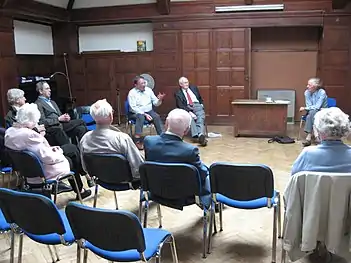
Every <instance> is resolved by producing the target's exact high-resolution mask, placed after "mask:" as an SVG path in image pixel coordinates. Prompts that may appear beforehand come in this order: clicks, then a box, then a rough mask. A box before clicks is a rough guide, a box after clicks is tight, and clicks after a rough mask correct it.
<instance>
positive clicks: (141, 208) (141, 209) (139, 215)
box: [138, 190, 143, 222]
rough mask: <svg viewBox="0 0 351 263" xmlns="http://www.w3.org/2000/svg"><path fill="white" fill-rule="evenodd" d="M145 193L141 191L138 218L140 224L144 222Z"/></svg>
mask: <svg viewBox="0 0 351 263" xmlns="http://www.w3.org/2000/svg"><path fill="white" fill-rule="evenodd" d="M142 200H143V192H142V191H141V190H140V199H139V214H138V217H139V220H140V222H142V216H143V214H142V213H143V201H142Z"/></svg>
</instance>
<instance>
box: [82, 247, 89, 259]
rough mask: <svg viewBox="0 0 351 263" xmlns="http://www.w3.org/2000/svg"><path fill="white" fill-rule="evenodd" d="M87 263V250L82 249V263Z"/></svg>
mask: <svg viewBox="0 0 351 263" xmlns="http://www.w3.org/2000/svg"><path fill="white" fill-rule="evenodd" d="M87 262H88V249H86V248H84V258H83V263H87Z"/></svg>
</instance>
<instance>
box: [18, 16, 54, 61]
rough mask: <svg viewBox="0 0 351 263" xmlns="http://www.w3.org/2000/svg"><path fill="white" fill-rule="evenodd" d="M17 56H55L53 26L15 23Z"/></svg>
mask: <svg viewBox="0 0 351 263" xmlns="http://www.w3.org/2000/svg"><path fill="white" fill-rule="evenodd" d="M14 34H15V48H16V54H35V55H53V54H54V47H53V40H52V30H51V26H46V25H41V24H35V23H28V22H23V21H18V20H15V21H14Z"/></svg>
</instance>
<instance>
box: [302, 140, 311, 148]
mask: <svg viewBox="0 0 351 263" xmlns="http://www.w3.org/2000/svg"><path fill="white" fill-rule="evenodd" d="M302 145H303V147H307V146H310V145H311V141H309V140H307V141H305V142H303V143H302Z"/></svg>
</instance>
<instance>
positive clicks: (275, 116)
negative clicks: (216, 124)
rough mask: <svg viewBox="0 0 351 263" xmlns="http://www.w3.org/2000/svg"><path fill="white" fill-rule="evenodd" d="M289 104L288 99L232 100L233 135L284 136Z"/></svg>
mask: <svg viewBox="0 0 351 263" xmlns="http://www.w3.org/2000/svg"><path fill="white" fill-rule="evenodd" d="M289 104H290V101H275V102H266V101H262V100H235V101H233V102H232V105H233V112H234V136H235V137H238V136H256V137H273V136H276V135H279V136H285V135H286V125H287V113H288V105H289Z"/></svg>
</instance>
